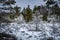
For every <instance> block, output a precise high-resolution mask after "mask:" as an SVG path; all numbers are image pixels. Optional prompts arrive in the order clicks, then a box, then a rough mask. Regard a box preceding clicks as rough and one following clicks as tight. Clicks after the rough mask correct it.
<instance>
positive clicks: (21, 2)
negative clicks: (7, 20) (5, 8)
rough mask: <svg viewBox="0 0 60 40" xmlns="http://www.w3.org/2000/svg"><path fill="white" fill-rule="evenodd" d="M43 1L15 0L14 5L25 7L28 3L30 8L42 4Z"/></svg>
mask: <svg viewBox="0 0 60 40" xmlns="http://www.w3.org/2000/svg"><path fill="white" fill-rule="evenodd" d="M44 4H45V2H43V0H16V5H18V6H20V7H21V8H24V7H27V5H30V7H31V8H33V7H34V5H44Z"/></svg>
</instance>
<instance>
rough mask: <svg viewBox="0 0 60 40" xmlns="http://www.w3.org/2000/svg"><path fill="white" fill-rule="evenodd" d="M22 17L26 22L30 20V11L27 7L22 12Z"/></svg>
mask: <svg viewBox="0 0 60 40" xmlns="http://www.w3.org/2000/svg"><path fill="white" fill-rule="evenodd" d="M23 16H24V19H25V21H26V22H29V21H31V20H32V10H31V9H30V6H29V5H28V7H27V8H26V9H24V10H23Z"/></svg>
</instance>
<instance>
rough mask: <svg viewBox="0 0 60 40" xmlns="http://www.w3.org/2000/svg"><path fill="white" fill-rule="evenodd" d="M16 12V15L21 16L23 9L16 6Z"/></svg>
mask: <svg viewBox="0 0 60 40" xmlns="http://www.w3.org/2000/svg"><path fill="white" fill-rule="evenodd" d="M14 10H15V15H17V16H19V15H20V10H21V8H20V7H18V6H15V7H14Z"/></svg>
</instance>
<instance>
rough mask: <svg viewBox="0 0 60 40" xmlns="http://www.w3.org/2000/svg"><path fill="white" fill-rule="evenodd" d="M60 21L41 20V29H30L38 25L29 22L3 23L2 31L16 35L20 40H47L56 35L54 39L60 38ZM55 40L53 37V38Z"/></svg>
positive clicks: (0, 28) (0, 30)
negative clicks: (48, 21)
mask: <svg viewBox="0 0 60 40" xmlns="http://www.w3.org/2000/svg"><path fill="white" fill-rule="evenodd" d="M59 24H60V23H54V27H53V23H47V22H40V23H39V29H40V31H28V30H30V29H35V27H36V25H35V23H34V24H29V23H23V24H20V23H17V22H14V23H8V24H7V23H1V25H0V26H1V27H0V32H4V33H7V34H11V35H13V34H14V35H16V37H17V38H18V40H21V39H22V40H47V39H48V38H49V37H53V38H54V35H55V39H54V40H60V25H59ZM52 40H53V39H52Z"/></svg>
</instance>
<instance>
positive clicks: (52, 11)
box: [0, 0, 60, 22]
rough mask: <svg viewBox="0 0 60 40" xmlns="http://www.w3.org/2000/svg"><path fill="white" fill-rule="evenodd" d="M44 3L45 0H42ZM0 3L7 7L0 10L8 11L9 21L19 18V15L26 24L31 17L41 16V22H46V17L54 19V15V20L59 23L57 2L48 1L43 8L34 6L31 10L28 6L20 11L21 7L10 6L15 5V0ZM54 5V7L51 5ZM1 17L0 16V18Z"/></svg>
mask: <svg viewBox="0 0 60 40" xmlns="http://www.w3.org/2000/svg"><path fill="white" fill-rule="evenodd" d="M44 1H45V0H44ZM0 3H3V5H4V6H6V5H7V7H8V8H7V7H5V8H0V9H4V10H7V9H8V10H10V12H9V13H7V14H8V16H9V17H10V18H11V19H14V18H16V17H18V16H20V14H22V15H23V18H24V20H25V21H26V22H30V21H32V19H33V16H34V15H35V16H41V15H42V20H43V21H48V16H51V15H53V17H55V16H54V15H56V18H57V19H58V21H60V18H59V17H60V7H59V5H58V4H57V1H54V0H48V1H47V2H46V5H45V6H36V5H35V6H34V8H33V9H31V8H30V5H28V6H27V8H23V10H22V11H21V7H18V6H14V7H13V6H12V5H14V4H15V3H16V1H15V0H8V1H5V0H1V1H0ZM53 4H54V5H53ZM1 14H2V15H3V14H5V12H0V15H1ZM0 17H1V16H0Z"/></svg>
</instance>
